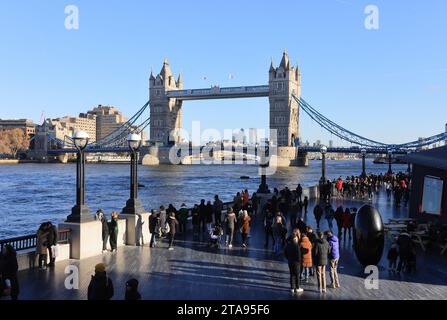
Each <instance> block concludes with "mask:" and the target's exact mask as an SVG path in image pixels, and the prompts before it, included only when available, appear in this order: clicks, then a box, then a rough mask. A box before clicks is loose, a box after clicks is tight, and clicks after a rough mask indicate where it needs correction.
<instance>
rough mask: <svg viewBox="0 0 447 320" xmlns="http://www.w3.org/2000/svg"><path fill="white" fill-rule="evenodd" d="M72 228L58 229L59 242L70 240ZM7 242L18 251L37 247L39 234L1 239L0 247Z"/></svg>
mask: <svg viewBox="0 0 447 320" xmlns="http://www.w3.org/2000/svg"><path fill="white" fill-rule="evenodd" d="M70 232H71V229H68V228H66V229H61V230H59V231H58V237H57V243H60V244H64V243H68V242H69V238H70V237H69V235H70ZM7 244H9V245H11V246H12V247H13V248H14V249H15V250H16V251H21V250H26V249H31V248H35V247H36V245H37V235H36V234H30V235H27V236H20V237H14V238H9V239H3V240H0V249H3V247H4V246H6V245H7Z"/></svg>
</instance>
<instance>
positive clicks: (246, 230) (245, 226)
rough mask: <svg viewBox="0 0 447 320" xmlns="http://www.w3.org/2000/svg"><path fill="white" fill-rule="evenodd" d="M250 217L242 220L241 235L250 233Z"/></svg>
mask: <svg viewBox="0 0 447 320" xmlns="http://www.w3.org/2000/svg"><path fill="white" fill-rule="evenodd" d="M250 221H251V218H250V216H246V217H245V218H244V220H242V233H245V234H249V233H250Z"/></svg>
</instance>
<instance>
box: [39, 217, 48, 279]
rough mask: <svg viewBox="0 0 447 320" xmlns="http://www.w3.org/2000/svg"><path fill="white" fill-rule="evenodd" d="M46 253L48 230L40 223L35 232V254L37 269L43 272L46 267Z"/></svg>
mask: <svg viewBox="0 0 447 320" xmlns="http://www.w3.org/2000/svg"><path fill="white" fill-rule="evenodd" d="M47 252H48V228H47V224H46V223H42V224H41V225H40V227H39V229H38V230H37V240H36V253H37V255H38V259H39V269H40V270H45V269H46V267H47Z"/></svg>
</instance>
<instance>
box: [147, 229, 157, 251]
mask: <svg viewBox="0 0 447 320" xmlns="http://www.w3.org/2000/svg"><path fill="white" fill-rule="evenodd" d="M156 237H157V234H156V233H155V232H153V233H152V234H151V242H150V244H149V246H150V247H151V248H153V247H155V246H156V245H157V240H156Z"/></svg>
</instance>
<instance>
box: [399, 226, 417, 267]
mask: <svg viewBox="0 0 447 320" xmlns="http://www.w3.org/2000/svg"><path fill="white" fill-rule="evenodd" d="M397 246H398V248H399V263H398V265H397V273H400V272H401V271H402V269H405V267H406V266H407V264H408V259H409V258H410V257H411V254H412V252H413V242H412V240H411V237H410V235H409V234H408V233H406V232H403V233H401V234H400V235H399V237H398V238H397Z"/></svg>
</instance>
